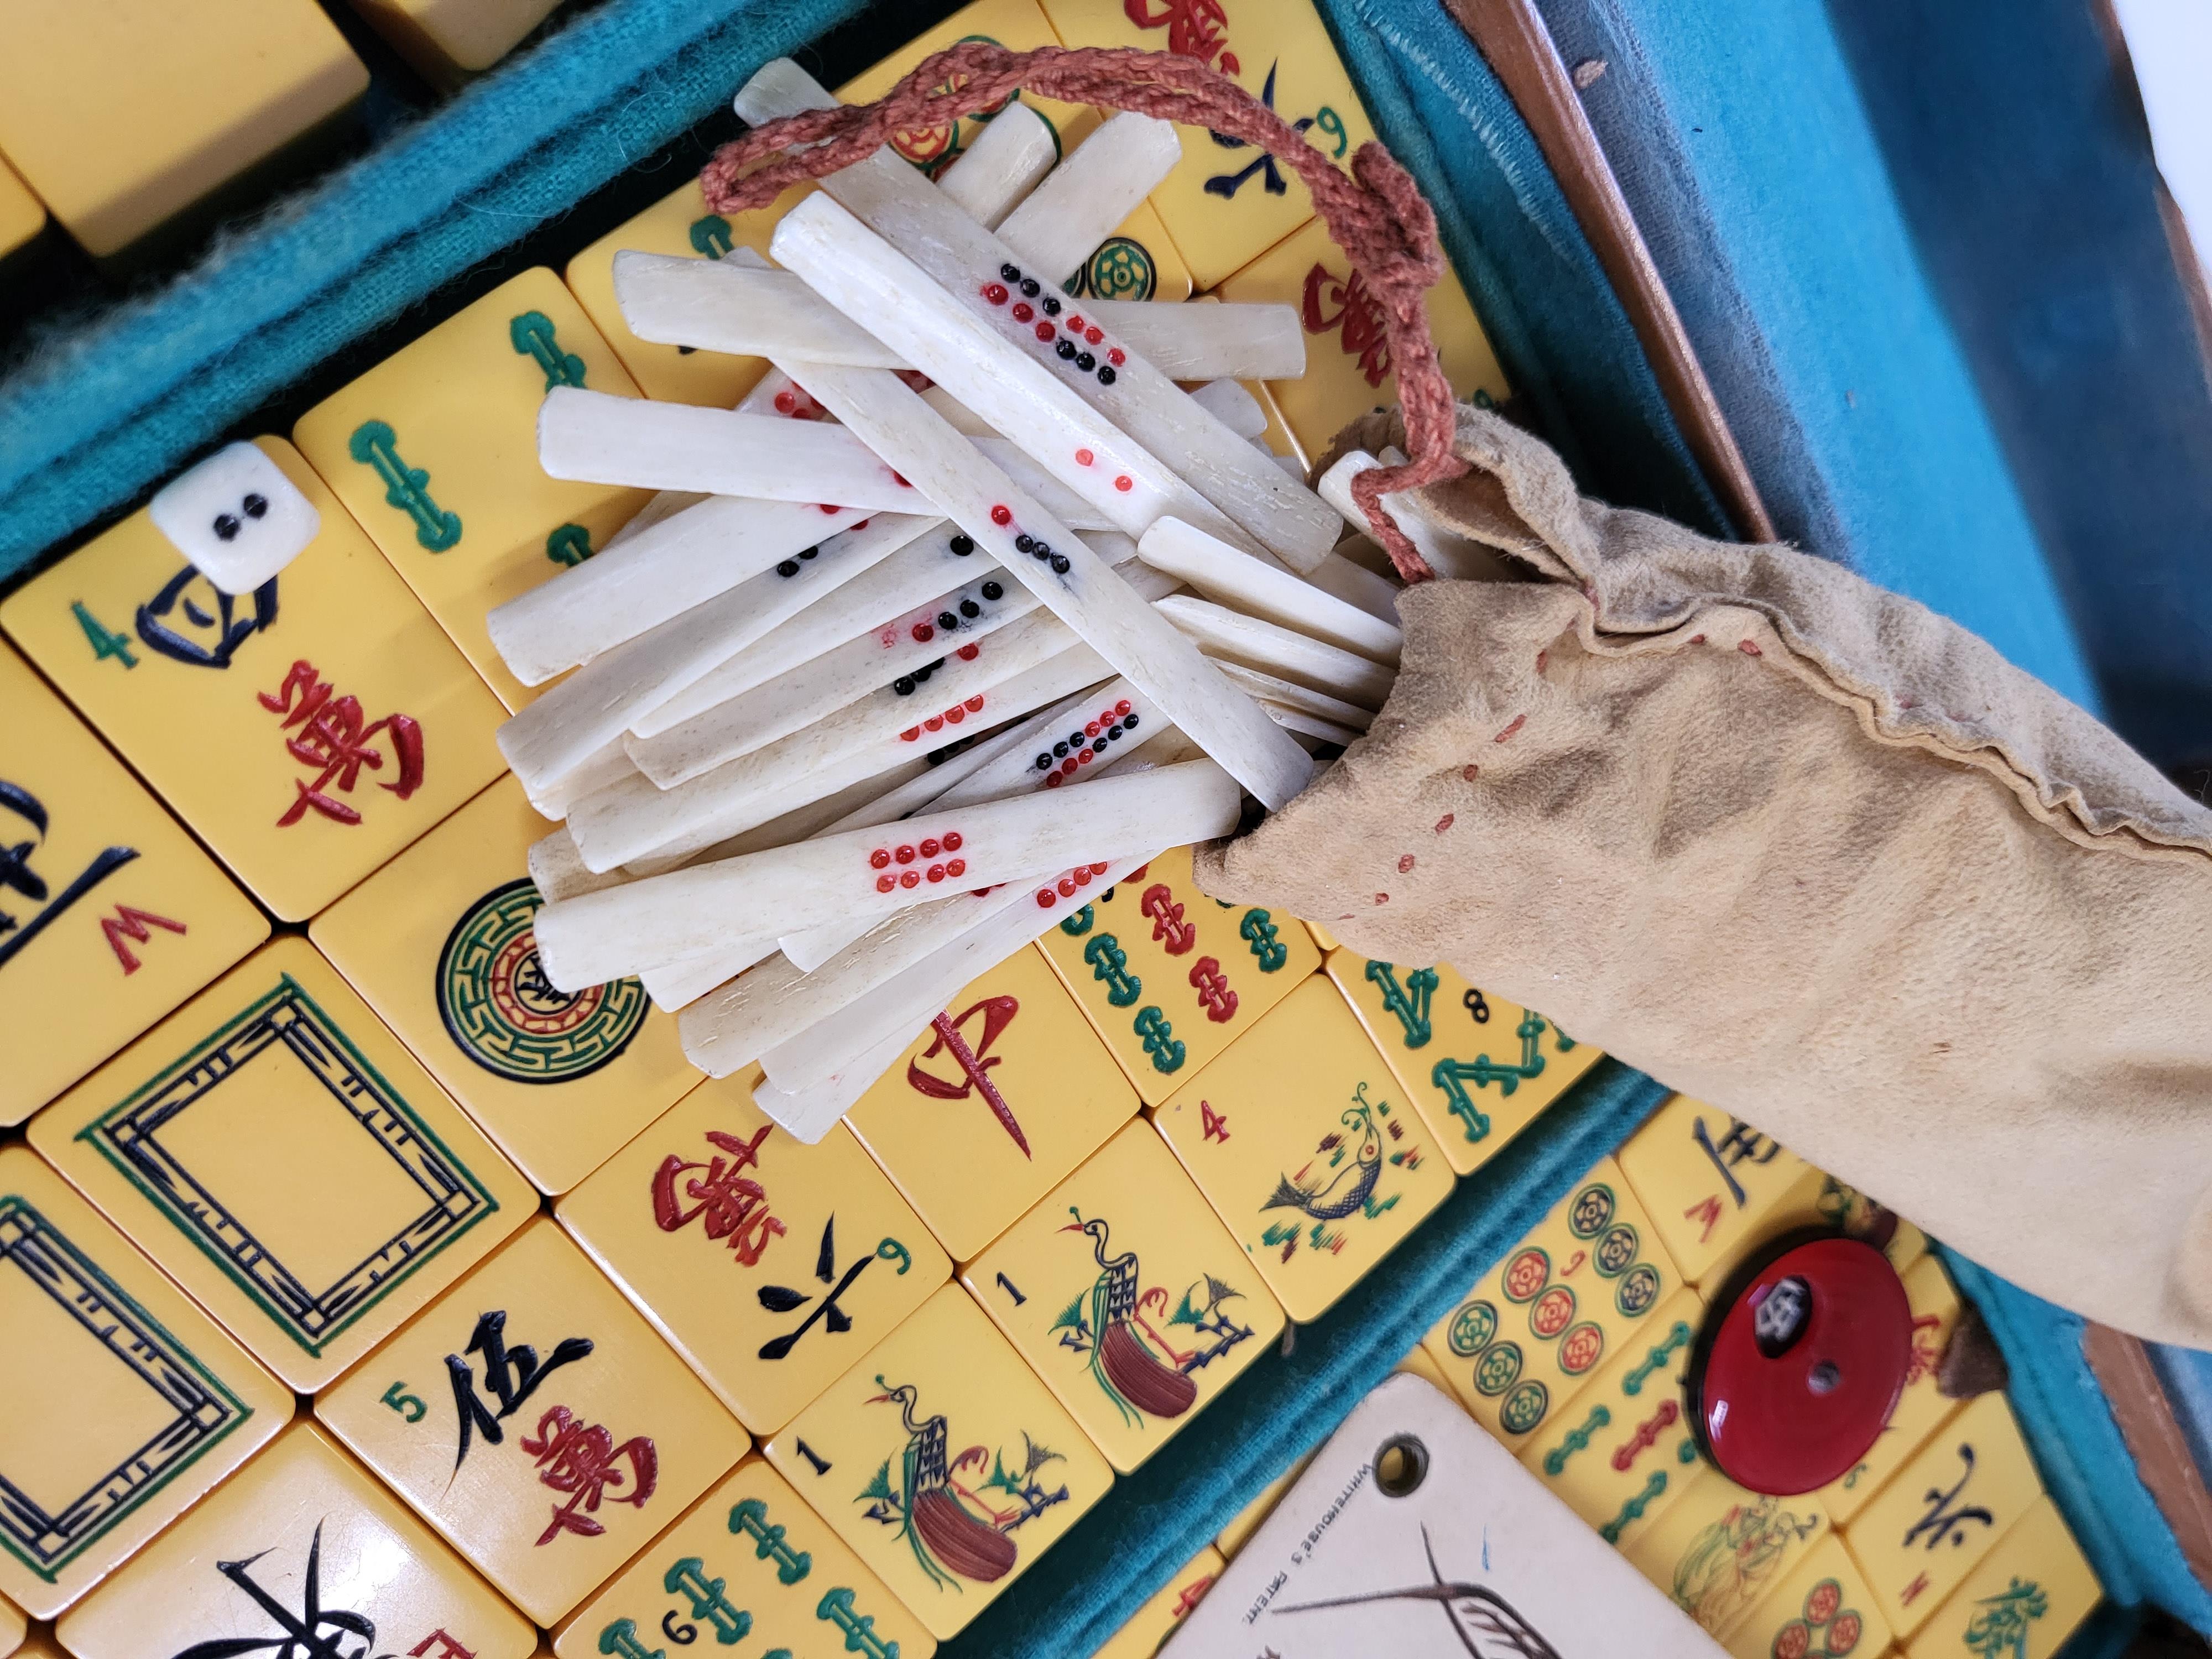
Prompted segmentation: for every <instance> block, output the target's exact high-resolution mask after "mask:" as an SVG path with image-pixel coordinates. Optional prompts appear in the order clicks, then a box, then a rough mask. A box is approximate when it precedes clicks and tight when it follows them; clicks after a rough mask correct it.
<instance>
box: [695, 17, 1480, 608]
mask: <svg viewBox="0 0 2212 1659" xmlns="http://www.w3.org/2000/svg"><path fill="white" fill-rule="evenodd" d="M1024 88H1027V89H1028V90H1030V91H1031V92H1034V93H1036V94H1040V95H1041V96H1043V97H1047V98H1052V99H1056V100H1059V101H1060V102H1062V103H1067V104H1093V105H1097V106H1101V107H1103V108H1107V109H1126V110H1135V111H1138V112H1139V113H1142V114H1146V115H1153V116H1158V117H1160V118H1163V119H1165V120H1170V121H1179V122H1182V123H1183V124H1184V125H1189V126H1202V127H1208V128H1211V129H1212V131H1215V132H1218V133H1221V134H1223V135H1225V137H1231V138H1241V139H1243V140H1244V141H1245V142H1246V143H1252V144H1256V145H1258V146H1259V147H1260V148H1261V149H1264V150H1267V151H1268V152H1269V153H1270V154H1272V155H1277V156H1279V157H1281V158H1282V160H1283V161H1285V162H1287V163H1288V164H1289V165H1290V166H1291V167H1294V168H1296V169H1297V174H1298V177H1299V178H1300V179H1304V181H1305V185H1306V188H1307V189H1308V190H1309V191H1311V192H1312V193H1313V199H1314V206H1315V207H1316V209H1317V210H1319V211H1320V214H1321V216H1322V220H1323V221H1324V222H1326V223H1327V224H1328V228H1329V233H1330V234H1331V235H1333V236H1334V237H1335V239H1336V241H1337V245H1338V246H1340V247H1341V248H1343V250H1344V251H1345V253H1346V256H1347V257H1348V258H1350V259H1351V261H1352V269H1353V270H1355V271H1357V272H1358V275H1359V277H1360V280H1361V282H1362V283H1363V284H1364V287H1365V288H1366V290H1367V292H1368V293H1369V294H1370V295H1373V296H1374V298H1375V300H1376V302H1377V303H1378V304H1380V305H1381V307H1382V308H1383V328H1384V331H1385V332H1386V334H1387V335H1388V337H1389V343H1390V357H1391V362H1392V363H1393V365H1394V366H1395V368H1396V370H1397V375H1398V398H1399V401H1400V403H1401V404H1402V405H1403V407H1404V410H1405V418H1406V447H1407V449H1408V450H1409V451H1410V452H1411V453H1412V459H1410V460H1409V461H1407V463H1406V465H1402V466H1385V467H1376V468H1374V469H1373V470H1371V471H1367V472H1364V473H1362V474H1361V475H1360V476H1359V477H1358V478H1356V479H1354V480H1353V481H1352V497H1353V499H1354V500H1355V501H1357V502H1358V505H1359V507H1360V510H1361V511H1362V512H1364V513H1366V515H1367V519H1368V523H1369V525H1370V527H1371V528H1372V529H1373V530H1374V532H1375V537H1376V540H1377V541H1379V542H1381V543H1382V544H1383V547H1384V548H1385V549H1386V550H1388V551H1389V555H1390V562H1392V563H1393V564H1395V566H1396V567H1397V568H1398V573H1399V574H1401V576H1403V577H1404V578H1405V579H1406V580H1407V581H1409V582H1416V581H1426V580H1429V579H1430V578H1431V577H1432V576H1433V575H1434V574H1436V573H1435V572H1433V571H1432V570H1431V569H1430V568H1429V565H1428V562H1427V561H1426V560H1425V559H1424V558H1422V556H1420V554H1419V552H1417V551H1416V550H1414V548H1413V544H1412V543H1411V542H1410V541H1408V540H1407V538H1406V534H1405V532H1403V531H1401V530H1400V529H1399V528H1398V526H1397V523H1396V521H1395V520H1393V519H1392V518H1391V517H1390V515H1389V513H1387V512H1385V511H1384V510H1383V503H1382V501H1381V497H1382V496H1383V494H1384V493H1385V492H1391V491H1396V490H1401V489H1415V488H1417V487H1419V486H1420V485H1422V484H1427V483H1437V482H1439V481H1441V480H1443V479H1445V478H1455V477H1459V476H1460V475H1461V474H1462V473H1463V472H1465V471H1467V470H1468V466H1467V463H1466V462H1465V461H1463V460H1462V459H1460V458H1459V457H1458V455H1457V454H1455V453H1454V452H1453V449H1452V440H1453V435H1454V433H1455V429H1456V425H1457V417H1456V415H1455V410H1454V407H1453V399H1452V390H1451V383H1450V381H1449V380H1447V379H1446V378H1445V377H1444V371H1443V363H1442V362H1440V361H1439V360H1438V358H1437V347H1436V342H1435V341H1434V340H1433V339H1432V338H1431V337H1430V334H1429V318H1428V309H1427V306H1426V303H1425V300H1424V298H1423V296H1424V295H1425V293H1426V292H1427V290H1428V289H1430V288H1431V287H1432V286H1434V284H1435V283H1436V282H1437V278H1438V277H1440V276H1443V269H1444V266H1443V253H1442V252H1441V251H1440V250H1439V248H1438V247H1437V219H1436V215H1435V213H1434V212H1433V211H1432V210H1431V209H1430V207H1429V204H1428V203H1427V202H1426V201H1425V200H1424V199H1423V197H1422V196H1421V192H1420V190H1419V187H1418V186H1417V185H1415V184H1414V183H1413V179H1412V178H1411V177H1410V176H1409V175H1408V174H1407V172H1406V170H1405V169H1404V168H1403V167H1400V166H1399V165H1398V163H1397V162H1396V161H1395V160H1394V159H1393V158H1392V156H1391V155H1390V152H1389V151H1388V150H1387V149H1383V146H1382V145H1381V144H1380V143H1376V142H1375V141H1374V140H1373V139H1370V140H1369V141H1368V142H1367V143H1364V144H1362V145H1361V146H1360V147H1359V149H1358V150H1357V151H1356V152H1355V153H1354V154H1353V155H1352V176H1351V177H1350V178H1346V176H1345V174H1344V173H1342V172H1341V171H1340V169H1339V168H1338V167H1336V165H1335V164H1334V162H1333V161H1330V160H1329V158H1328V156H1326V155H1323V154H1322V152H1321V151H1320V150H1318V149H1315V148H1314V147H1313V146H1312V145H1311V144H1310V143H1307V142H1306V140H1305V137H1304V135H1303V134H1301V133H1299V132H1298V131H1297V130H1296V129H1294V128H1293V127H1291V125H1290V124H1289V123H1288V122H1286V121H1285V120H1284V119H1283V118H1282V117H1280V116H1279V115H1277V114H1276V113H1275V112H1274V111H1273V110H1271V109H1269V108H1268V107H1267V106H1266V105H1264V104H1262V103H1261V102H1260V100H1258V99H1256V98H1255V97H1253V96H1252V94H1250V93H1249V92H1247V91H1245V90H1244V88H1242V87H1240V86H1238V85H1237V83H1236V82H1234V81H1232V80H1231V79H1230V78H1229V77H1228V76H1225V75H1223V74H1221V73H1219V72H1218V71H1217V70H1212V69H1209V68H1208V67H1207V66H1206V65H1205V64H1201V63H1200V62H1199V61H1198V60H1197V59H1196V58H1184V57H1180V56H1177V55H1175V54H1172V53H1168V52H1139V51H1137V50H1135V49H1133V48H1131V47H1126V46H1116V47H1099V46H1080V47H1070V46H1040V47H1038V48H1037V49H1036V50H1035V51H1033V52H1009V51H1007V50H1006V48H1005V47H1004V46H999V45H997V44H996V43H995V42H993V41H988V40H965V41H963V42H961V43H960V44H959V45H958V46H951V47H949V48H947V49H946V50H945V51H944V52H939V53H937V54H936V56H934V57H933V58H928V59H927V60H926V61H924V62H923V63H922V64H921V66H920V67H919V68H917V69H916V70H915V71H914V72H913V73H912V74H911V75H909V76H907V77H906V79H905V80H903V81H902V82H899V83H898V85H897V86H896V87H894V88H891V90H890V92H889V93H887V94H884V96H883V97H882V98H880V99H878V100H877V101H876V102H874V103H872V104H866V105H851V106H839V107H837V108H836V109H824V110H812V111H809V112H807V113H805V114H804V115H794V116H791V117H789V118H787V119H784V120H781V121H771V122H769V123H768V124H767V125H764V126H760V127H756V128H754V129H753V131H750V132H749V133H747V134H746V135H745V136H744V137H742V138H738V139H736V140H734V141H733V142H732V143H727V144H725V145H723V146H722V148H721V149H720V150H718V151H716V152H715V155H714V160H713V161H709V162H708V164H707V166H706V167H705V168H704V169H703V170H702V172H701V173H700V175H699V185H700V188H701V190H702V191H703V192H704V194H705V196H706V198H707V204H708V206H709V207H711V208H713V209H714V210H715V211H716V212H718V213H742V212H745V211H748V210H751V209H754V208H758V207H764V206H766V205H767V204H769V203H770V202H772V201H774V200H775V197H777V195H778V194H780V193H781V191H784V190H785V189H787V187H788V186H790V185H794V184H798V183H799V182H801V181H803V180H805V179H818V178H820V177H821V176H822V175H823V173H834V172H836V170H837V169H839V168H840V167H850V166H852V165H853V164H854V162H857V161H864V160H866V158H867V157H868V156H869V155H872V154H874V152H875V151H876V150H877V149H878V148H880V147H881V146H882V145H884V143H888V142H889V141H890V137H891V136H892V135H893V134H894V133H897V132H902V131H927V130H928V129H930V128H933V127H942V126H945V125H949V124H951V122H953V121H956V120H957V119H959V118H961V117H962V116H963V115H972V114H974V113H975V112H977V111H979V110H986V109H993V108H995V107H997V106H1000V105H1001V104H1003V103H1004V102H1006V100H1008V99H1010V98H1012V96H1013V95H1014V94H1016V93H1017V92H1019V91H1021V90H1023V89H1024ZM793 146H800V147H801V148H798V149H792V148H791V147H793ZM764 158H766V159H765V165H759V164H760V163H762V162H763V160H764Z"/></svg>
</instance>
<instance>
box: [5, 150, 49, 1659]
mask: <svg viewBox="0 0 2212 1659" xmlns="http://www.w3.org/2000/svg"><path fill="white" fill-rule="evenodd" d="M45 228H46V204H45V203H44V202H41V201H40V199H39V198H38V197H35V196H33V194H32V193H31V187H30V186H29V185H27V184H25V183H24V182H23V180H22V178H21V175H20V174H18V173H16V171H15V168H13V167H9V165H8V161H7V158H6V157H4V156H0V262H4V261H5V260H6V259H7V258H8V257H9V255H10V254H13V253H15V252H17V251H18V250H19V249H21V248H23V247H27V246H29V244H30V240H31V239H32V238H33V236H36V235H37V234H39V233H40V231H42V230H44V229H45ZM5 1616H6V1615H5V1614H4V1613H0V1619H4V1618H5ZM22 1639H23V1638H22V1632H21V1631H18V1632H16V1634H15V1640H16V1641H18V1642H20V1641H21V1640H22ZM7 1651H8V1643H7V1634H6V1632H5V1629H4V1628H0V1653H5V1652H7Z"/></svg>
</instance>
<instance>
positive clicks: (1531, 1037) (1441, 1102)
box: [1328, 951, 1604, 1175]
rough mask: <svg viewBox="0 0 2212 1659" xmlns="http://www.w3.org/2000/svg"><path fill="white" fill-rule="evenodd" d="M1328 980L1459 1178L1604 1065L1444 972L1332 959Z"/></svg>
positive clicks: (1549, 1026)
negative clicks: (1353, 1014)
mask: <svg viewBox="0 0 2212 1659" xmlns="http://www.w3.org/2000/svg"><path fill="white" fill-rule="evenodd" d="M1328 973H1329V977H1330V978H1332V979H1334V981H1336V983H1337V988H1338V989H1340V990H1341V991H1342V992H1343V993H1344V995H1345V999H1346V1000H1347V1001H1349V1002H1350V1003H1351V1004H1352V1012H1355V1013H1357V1014H1358V1016H1359V1023H1360V1024H1362V1025H1364V1026H1365V1027H1366V1028H1367V1035H1368V1036H1371V1037H1373V1038H1374V1039H1375V1046H1376V1048H1380V1049H1381V1050H1382V1051H1383V1058H1384V1059H1385V1060H1389V1062H1390V1069H1391V1071H1392V1072H1393V1073H1395V1074H1396V1076H1397V1079H1398V1085H1399V1087H1401V1089H1403V1090H1404V1091H1406V1094H1407V1097H1408V1098H1410V1099H1411V1100H1412V1101H1413V1105H1414V1107H1415V1109H1417V1110H1419V1113H1420V1114H1421V1115H1422V1116H1423V1117H1424V1118H1425V1119H1426V1120H1427V1121H1428V1125H1429V1133H1431V1135H1433V1136H1434V1137H1435V1138H1436V1142H1437V1147H1438V1148H1439V1149H1440V1150H1441V1151H1442V1152H1443V1155H1444V1158H1445V1160H1446V1161H1447V1162H1448V1163H1449V1164H1450V1165H1451V1166H1452V1169H1453V1170H1454V1171H1455V1173H1457V1174H1460V1175H1465V1174H1467V1173H1468V1171H1469V1170H1478V1169H1480V1168H1481V1167H1482V1166H1483V1165H1484V1164H1486V1163H1488V1162H1489V1161H1490V1160H1491V1159H1492V1158H1494V1157H1496V1156H1497V1154H1498V1152H1499V1151H1500V1150H1502V1149H1503V1148H1504V1146H1505V1145H1506V1144H1507V1143H1508V1142H1509V1141H1510V1140H1511V1139H1513V1137H1514V1136H1516V1135H1517V1134H1519V1133H1521V1131H1522V1130H1523V1129H1525V1128H1527V1127H1528V1125H1529V1124H1530V1123H1532V1122H1534V1121H1535V1117H1536V1114H1537V1113H1539V1112H1541V1111H1542V1110H1543V1109H1544V1108H1545V1107H1547V1106H1548V1105H1550V1104H1551V1103H1553V1101H1555V1100H1557V1099H1558V1098H1559V1097H1560V1096H1561V1095H1562V1094H1564V1093H1565V1091H1567V1089H1568V1088H1569V1087H1571V1085H1573V1084H1574V1083H1575V1081H1576V1080H1577V1079H1579V1078H1580V1077H1581V1076H1582V1075H1583V1073H1585V1072H1587V1071H1589V1068H1590V1067H1591V1066H1595V1065H1596V1064H1597V1062H1598V1061H1599V1060H1601V1059H1602V1058H1603V1057H1604V1056H1603V1055H1602V1054H1601V1053H1600V1052H1599V1051H1598V1049H1596V1048H1594V1047H1592V1046H1591V1045H1590V1044H1589V1043H1587V1042H1577V1041H1576V1040H1575V1039H1574V1038H1573V1037H1572V1036H1570V1035H1568V1034H1567V1033H1565V1032H1563V1031H1561V1030H1559V1025H1558V1024H1557V1022H1555V1021H1553V1020H1550V1019H1547V1018H1545V1017H1544V1016H1543V1015H1541V1014H1540V1013H1537V1012H1534V1010H1533V1009H1528V1008H1522V1007H1521V1006H1518V1005H1516V1004H1515V1003H1510V1002H1508V1001H1506V1000H1505V999H1504V998H1503V997H1500V996H1497V995H1494V994H1486V993H1485V992H1481V991H1478V990H1476V989H1475V988H1474V987H1473V986H1472V985H1469V984H1468V982H1467V981H1465V980H1464V979H1462V978H1461V977H1460V975H1458V974H1457V973H1456V972H1455V970H1454V969H1451V968H1450V967H1449V966H1448V965H1446V964H1444V963H1437V965H1436V966H1434V967H1432V968H1407V967H1403V966H1400V965H1398V964H1396V963H1388V962H1372V961H1370V960H1369V959H1368V958H1367V957H1363V956H1361V955H1360V954H1359V953H1358V951H1331V952H1330V953H1329V956H1328Z"/></svg>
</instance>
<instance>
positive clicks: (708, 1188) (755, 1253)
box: [653, 1124, 784, 1267]
mask: <svg viewBox="0 0 2212 1659" xmlns="http://www.w3.org/2000/svg"><path fill="white" fill-rule="evenodd" d="M769 1127H770V1126H769V1125H767V1124H763V1125H762V1126H761V1128H760V1130H759V1131H758V1133H756V1134H755V1135H754V1136H753V1138H752V1139H750V1140H740V1139H738V1137H737V1136H735V1135H732V1134H725V1133H722V1131H720V1129H709V1130H708V1131H707V1139H708V1143H709V1144H710V1145H712V1146H719V1147H720V1148H721V1149H722V1150H723V1151H724V1152H727V1153H729V1154H730V1157H729V1158H728V1160H727V1161H724V1160H723V1159H722V1158H710V1159H709V1160H708V1161H707V1162H706V1163H704V1164H686V1163H685V1162H684V1160H683V1159H682V1158H678V1157H677V1156H676V1154H675V1153H673V1152H671V1153H669V1155H668V1156H667V1157H666V1158H663V1159H662V1160H661V1162H660V1167H659V1169H658V1170H654V1171H653V1220H654V1221H656V1222H658V1223H659V1225H660V1231H663V1232H665V1233H672V1232H678V1231H682V1230H683V1229H684V1228H685V1227H688V1226H690V1225H691V1223H692V1222H694V1221H697V1220H700V1218H702V1217H703V1218H704V1221H703V1223H702V1225H703V1226H704V1227H705V1229H706V1233H707V1237H709V1238H712V1239H716V1240H720V1239H725V1238H726V1239H728V1240H729V1241H730V1249H732V1251H733V1252H735V1253H736V1255H737V1258H738V1261H740V1262H741V1263H743V1264H744V1266H746V1267H751V1266H753V1265H754V1264H755V1263H756V1262H757V1261H759V1260H760V1259H761V1252H762V1251H763V1250H765V1249H768V1243H769V1240H770V1239H771V1238H774V1237H776V1236H777V1235H779V1234H780V1233H781V1232H782V1231H783V1230H784V1229H783V1223H782V1222H781V1221H779V1220H777V1219H776V1218H775V1217H774V1216H772V1215H770V1214H769V1212H768V1188H765V1187H763V1186H762V1185H761V1184H760V1182H757V1181H755V1180H753V1179H752V1178H751V1177H750V1176H747V1175H746V1174H745V1173H744V1171H746V1170H750V1169H755V1168H757V1167H758V1166H759V1164H760V1146H761V1142H762V1141H763V1140H765V1139H768V1133H769ZM686 1170H705V1171H706V1173H705V1174H704V1175H699V1176H693V1177H692V1178H691V1179H690V1180H689V1181H686V1182H684V1183H683V1186H682V1188H681V1189H680V1190H679V1189H678V1185H677V1182H678V1178H679V1177H680V1176H682V1175H683V1174H684V1171H686ZM687 1198H689V1199H696V1200H697V1202H696V1203H694V1204H693V1205H691V1206H690V1207H689V1208H688V1209H687V1208H686V1207H685V1206H684V1200H685V1199H687Z"/></svg>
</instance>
